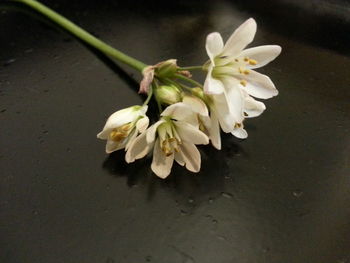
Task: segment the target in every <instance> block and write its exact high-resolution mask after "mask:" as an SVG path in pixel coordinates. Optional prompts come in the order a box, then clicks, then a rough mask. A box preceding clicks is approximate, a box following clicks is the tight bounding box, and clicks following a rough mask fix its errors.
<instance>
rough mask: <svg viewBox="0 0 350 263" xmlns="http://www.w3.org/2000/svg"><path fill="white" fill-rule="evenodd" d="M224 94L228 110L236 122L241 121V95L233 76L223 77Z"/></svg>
mask: <svg viewBox="0 0 350 263" xmlns="http://www.w3.org/2000/svg"><path fill="white" fill-rule="evenodd" d="M224 85H225V90H226V92H225V94H226V98H227V102H228V106H229V109H230V112H231V114H232V116H233V118H234V119H235V121H236V122H239V123H240V122H242V120H243V119H244V117H243V95H242V93H241V88H240V86H239V85H240V84H239V82H238V81H237V80H236V79H235V78H225V79H224Z"/></svg>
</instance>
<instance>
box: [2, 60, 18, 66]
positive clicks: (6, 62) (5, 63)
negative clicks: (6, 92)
mask: <svg viewBox="0 0 350 263" xmlns="http://www.w3.org/2000/svg"><path fill="white" fill-rule="evenodd" d="M15 61H16V59H15V58H10V59H8V60H6V61H5V62H4V64H3V65H4V66H5V67H6V66H9V65H11V64H12V63H13V62H15Z"/></svg>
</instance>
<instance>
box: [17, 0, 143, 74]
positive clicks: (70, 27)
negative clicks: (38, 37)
mask: <svg viewBox="0 0 350 263" xmlns="http://www.w3.org/2000/svg"><path fill="white" fill-rule="evenodd" d="M13 1H16V2H20V3H23V4H26V5H28V6H30V7H31V8H33V9H34V10H36V11H38V12H39V13H41V14H43V15H45V16H46V17H48V18H49V19H50V20H52V21H54V22H55V23H57V24H58V25H60V26H61V27H63V28H64V29H66V30H67V31H69V32H70V33H72V34H73V35H74V36H76V37H78V38H79V39H81V40H83V41H85V42H86V43H88V44H90V45H91V46H93V47H95V48H96V49H98V50H100V51H101V52H103V53H104V54H106V55H108V56H110V57H112V58H115V59H117V60H119V61H120V62H122V63H125V64H127V65H129V66H130V67H132V68H134V69H136V70H139V71H140V72H142V70H143V69H144V68H145V67H146V66H147V65H146V64H144V63H143V62H141V61H139V60H137V59H135V58H133V57H130V56H128V55H126V54H124V53H123V52H121V51H119V50H117V49H115V48H113V47H111V46H110V45H108V44H106V43H105V42H103V41H101V40H99V39H98V38H96V37H94V36H93V35H91V34H90V33H88V32H87V31H85V30H84V29H82V28H81V27H79V26H77V25H76V24H74V23H72V22H71V21H69V20H68V19H66V18H65V17H63V16H61V15H60V14H58V13H56V12H55V11H53V10H52V9H50V8H48V7H46V6H45V5H43V4H41V3H39V2H38V1H36V0H13Z"/></svg>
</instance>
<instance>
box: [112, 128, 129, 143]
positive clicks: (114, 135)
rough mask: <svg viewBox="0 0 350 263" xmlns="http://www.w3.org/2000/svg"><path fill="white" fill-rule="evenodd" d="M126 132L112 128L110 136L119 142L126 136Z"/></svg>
mask: <svg viewBox="0 0 350 263" xmlns="http://www.w3.org/2000/svg"><path fill="white" fill-rule="evenodd" d="M127 136H128V134H127V133H125V132H120V131H118V130H114V131H112V132H111V133H110V137H111V139H112V140H113V141H116V142H119V141H121V140H123V139H124V138H125V137H127Z"/></svg>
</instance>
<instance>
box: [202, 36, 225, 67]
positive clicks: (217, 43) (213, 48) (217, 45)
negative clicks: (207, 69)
mask: <svg viewBox="0 0 350 263" xmlns="http://www.w3.org/2000/svg"><path fill="white" fill-rule="evenodd" d="M223 47H224V42H223V41H222V37H221V35H220V34H219V33H218V32H214V33H211V34H209V35H208V36H207V41H206V43H205V48H206V50H207V54H208V56H209V58H210V60H211V62H212V63H213V64H214V58H215V57H216V56H217V55H219V54H220V53H221V52H222V49H223Z"/></svg>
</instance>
